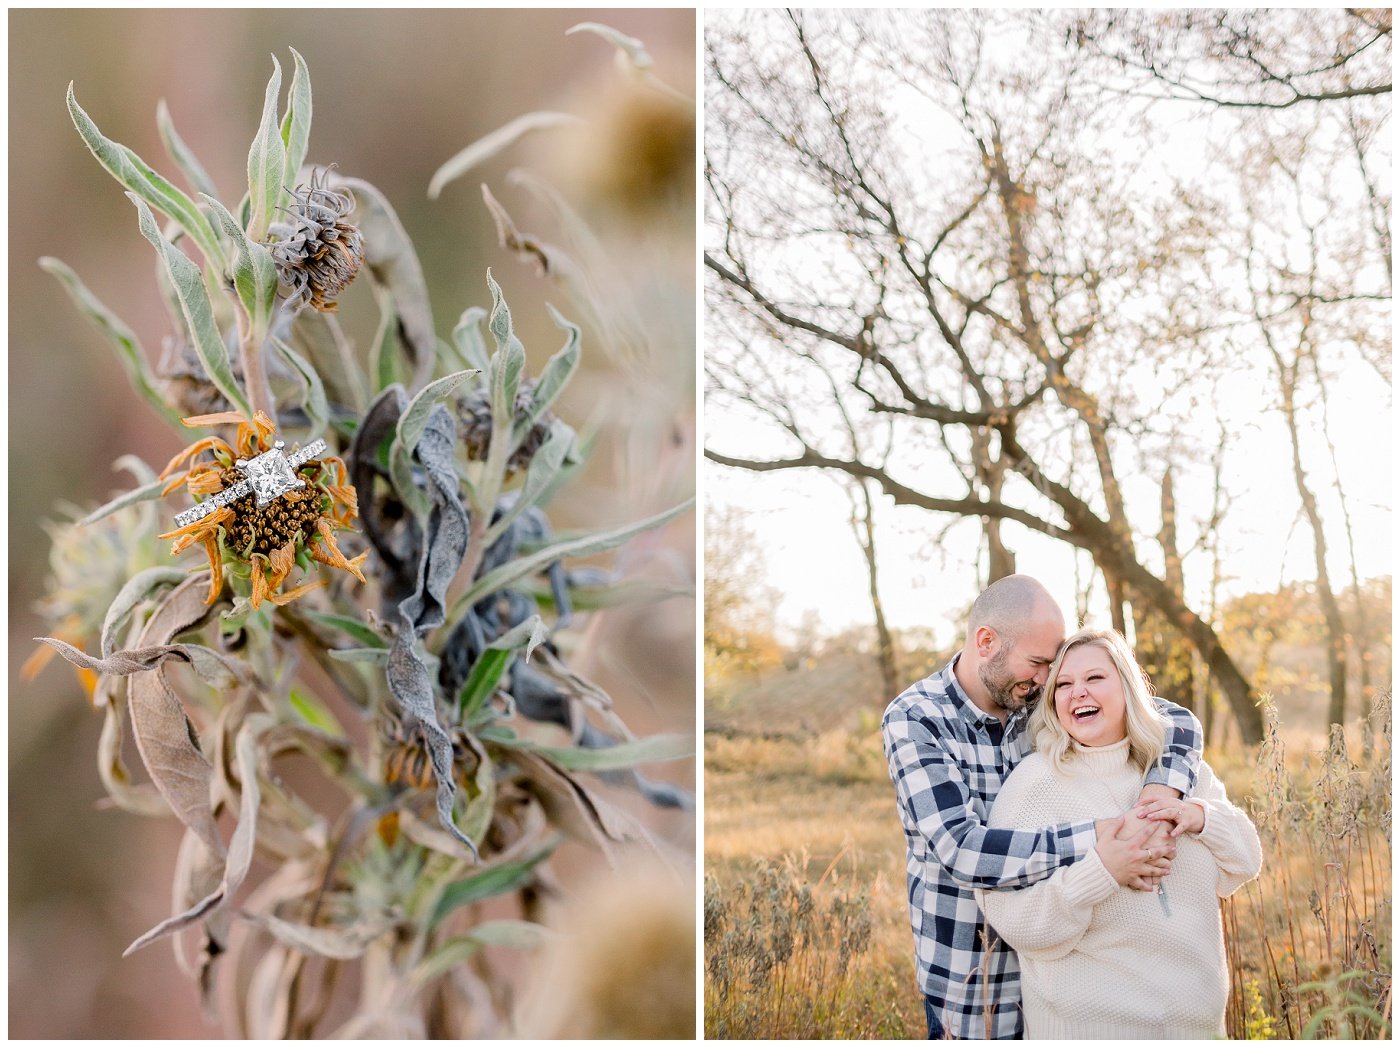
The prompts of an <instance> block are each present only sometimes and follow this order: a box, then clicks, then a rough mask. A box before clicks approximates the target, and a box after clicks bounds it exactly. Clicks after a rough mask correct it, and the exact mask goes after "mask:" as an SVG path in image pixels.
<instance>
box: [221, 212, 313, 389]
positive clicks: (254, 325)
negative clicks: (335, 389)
mask: <svg viewBox="0 0 1400 1048" xmlns="http://www.w3.org/2000/svg"><path fill="white" fill-rule="evenodd" d="M204 202H205V203H206V204H208V205H209V207H210V209H211V210H212V211H213V212H214V218H215V221H216V222H218V224H219V229H220V230H221V231H222V233H223V235H224V238H225V239H226V240H227V241H228V244H229V252H228V256H229V258H230V260H231V261H230V263H229V265H230V267H231V271H230V273H229V276H230V277H231V278H232V280H233V289H234V291H235V292H236V293H237V294H238V301H239V302H241V303H243V311H244V312H245V313H246V314H247V316H248V323H249V325H250V328H251V334H250V335H249V338H248V340H249V341H250V342H251V343H253V344H254V345H259V346H260V345H262V343H263V340H264V339H265V338H266V337H267V329H268V328H269V327H270V326H271V324H272V313H273V310H275V309H276V308H277V265H276V263H274V262H273V261H272V252H271V251H269V250H268V249H267V246H266V245H265V244H260V243H258V242H257V241H255V240H253V239H251V238H250V237H249V236H248V235H247V234H246V233H244V232H243V228H242V227H241V226H240V225H239V224H238V220H237V219H236V218H234V217H233V215H231V214H229V210H228V208H226V207H224V205H223V204H221V203H219V202H218V201H217V200H215V199H214V198H213V197H205V198H204ZM323 399H324V398H323Z"/></svg>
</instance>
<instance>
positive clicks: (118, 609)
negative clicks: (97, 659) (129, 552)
mask: <svg viewBox="0 0 1400 1048" xmlns="http://www.w3.org/2000/svg"><path fill="white" fill-rule="evenodd" d="M185 577H186V576H185V572H184V571H183V570H181V569H180V568H169V567H157V568H147V569H146V570H145V571H143V572H140V573H139V574H137V575H135V576H133V577H132V578H130V579H129V580H127V583H126V585H124V586H123V587H122V588H121V590H119V591H118V593H117V596H116V598H115V599H114V600H113V601H112V604H111V606H110V607H109V608H108V609H107V615H106V617H105V618H104V619H103V620H102V634H101V637H102V639H101V651H102V657H103V658H107V657H108V656H110V655H111V654H112V652H113V651H115V650H116V639H117V630H119V629H120V628H121V625H122V623H123V622H125V621H126V617H127V616H128V615H130V614H131V610H132V609H133V608H134V607H136V605H138V604H140V603H141V602H142V601H143V600H145V599H146V598H147V597H149V596H151V594H153V593H154V592H155V591H156V590H157V589H158V588H160V587H161V586H165V585H170V584H174V583H177V582H183V581H184V579H185Z"/></svg>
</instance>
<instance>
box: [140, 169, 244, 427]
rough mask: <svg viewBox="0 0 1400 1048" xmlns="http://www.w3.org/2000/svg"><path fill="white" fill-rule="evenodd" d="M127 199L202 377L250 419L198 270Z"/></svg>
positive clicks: (146, 212) (152, 220)
mask: <svg viewBox="0 0 1400 1048" xmlns="http://www.w3.org/2000/svg"><path fill="white" fill-rule="evenodd" d="M127 195H128V196H130V197H131V200H132V202H133V203H134V204H135V205H136V211H137V214H138V215H139V216H140V224H141V235H142V236H144V237H145V238H146V239H147V240H149V241H150V242H151V244H152V246H154V247H155V249H156V254H157V255H158V256H159V257H160V260H161V262H162V263H164V266H165V272H166V274H167V275H168V276H169V277H170V283H171V286H172V287H173V288H174V290H175V295H176V297H177V298H178V300H179V302H180V312H181V313H182V314H183V315H184V318H185V324H186V325H187V327H188V329H189V333H190V338H191V339H192V340H193V342H194V351H195V354H196V355H197V356H198V357H199V362H200V363H201V364H203V365H204V371H205V373H206V374H207V375H208V376H209V380H210V381H211V382H213V383H214V385H215V387H216V388H217V389H218V390H219V392H220V393H222V394H223V395H224V396H225V397H227V398H228V401H229V403H230V404H232V405H233V406H234V408H235V409H236V410H238V411H241V412H243V414H244V415H245V416H247V417H248V418H252V417H253V409H252V408H251V407H250V406H249V404H248V399H247V398H246V397H245V396H244V395H243V391H242V390H241V389H239V387H238V381H237V380H236V379H235V378H234V376H233V367H232V365H231V364H230V362H229V358H228V349H227V348H226V347H225V346H224V340H223V338H222V336H221V335H220V334H219V327H218V325H217V324H215V323H214V310H213V307H212V306H211V305H210V304H209V296H208V294H207V293H206V292H205V290H204V278H203V276H202V275H201V274H200V271H199V267H198V266H196V265H195V264H194V263H193V262H191V261H190V260H189V259H188V258H186V257H185V255H184V253H183V252H181V251H180V249H179V248H177V247H175V246H174V245H173V244H171V243H170V241H168V240H166V239H165V237H164V236H162V235H161V232H160V229H159V228H158V227H157V226H156V220H155V216H154V215H152V214H151V209H150V208H148V207H147V206H146V204H145V202H144V201H142V200H141V199H140V198H138V197H137V196H135V195H134V194H131V193H128V194H127Z"/></svg>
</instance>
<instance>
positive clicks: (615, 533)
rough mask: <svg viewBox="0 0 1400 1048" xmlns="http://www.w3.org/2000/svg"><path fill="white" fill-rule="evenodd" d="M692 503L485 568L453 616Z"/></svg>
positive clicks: (607, 546) (646, 528) (670, 517)
mask: <svg viewBox="0 0 1400 1048" xmlns="http://www.w3.org/2000/svg"><path fill="white" fill-rule="evenodd" d="M694 504H695V500H694V499H693V498H692V499H687V500H686V501H684V502H682V503H681V504H680V505H678V506H673V507H671V508H670V509H668V510H665V511H663V512H661V513H658V514H656V515H655V516H652V517H647V518H646V519H645V520H639V521H637V522H636V523H635V524H625V525H623V526H622V527H620V528H613V529H612V530H610V531H603V532H599V533H597V534H594V535H584V536H582V537H580V538H573V539H564V540H563V541H561V542H555V543H553V544H551V545H549V546H546V547H544V548H543V549H540V550H536V551H535V552H534V553H531V554H529V555H528V556H524V557H518V558H516V559H515V560H513V561H511V562H510V563H508V564H502V565H501V566H500V567H499V568H497V569H496V570H495V571H491V572H488V573H487V574H485V575H483V576H481V577H480V578H479V579H477V580H476V581H475V582H474V583H473V584H472V586H471V588H470V589H468V590H467V592H466V593H464V594H463V595H462V596H461V597H459V598H458V600H457V602H456V604H455V605H453V611H454V612H456V613H458V614H454V615H453V618H454V619H455V618H458V617H460V614H461V613H465V611H466V609H468V608H470V607H471V606H472V605H474V604H475V603H476V602H477V601H479V600H481V599H482V598H483V597H487V596H490V595H491V594H492V593H495V592H496V591H497V590H500V589H504V588H505V587H507V586H509V585H510V584H511V583H512V582H515V581H516V580H518V579H523V578H525V577H526V576H529V575H533V574H535V573H536V572H538V571H543V570H544V569H545V568H547V567H548V566H549V565H550V564H552V563H553V562H554V561H556V560H563V559H564V558H567V557H586V556H589V555H591V554H594V553H602V552H603V551H604V550H610V549H615V548H616V547H618V546H621V545H622V544H623V543H624V542H626V541H627V540H628V539H631V538H633V537H635V536H637V535H640V534H642V533H643V532H646V531H650V530H651V529H652V528H659V527H661V526H662V525H663V524H666V523H668V522H669V521H672V520H674V519H675V518H676V517H678V516H680V515H681V514H682V513H684V512H685V511H686V510H688V509H690V508H691V507H692V506H693V505H694Z"/></svg>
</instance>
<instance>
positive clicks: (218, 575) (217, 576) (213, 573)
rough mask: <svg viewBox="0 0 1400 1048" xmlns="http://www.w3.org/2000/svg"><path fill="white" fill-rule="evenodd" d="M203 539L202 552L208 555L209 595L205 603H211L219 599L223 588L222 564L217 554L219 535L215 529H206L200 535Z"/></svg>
mask: <svg viewBox="0 0 1400 1048" xmlns="http://www.w3.org/2000/svg"><path fill="white" fill-rule="evenodd" d="M200 538H202V539H203V540H204V552H205V553H207V554H208V555H209V596H208V597H206V598H205V601H204V603H205V604H213V603H214V602H215V601H216V600H218V599H219V594H220V592H222V590H223V588H224V564H223V560H222V558H221V557H220V556H219V535H218V532H215V531H206V532H205V533H204V534H203V535H201V536H200Z"/></svg>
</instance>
